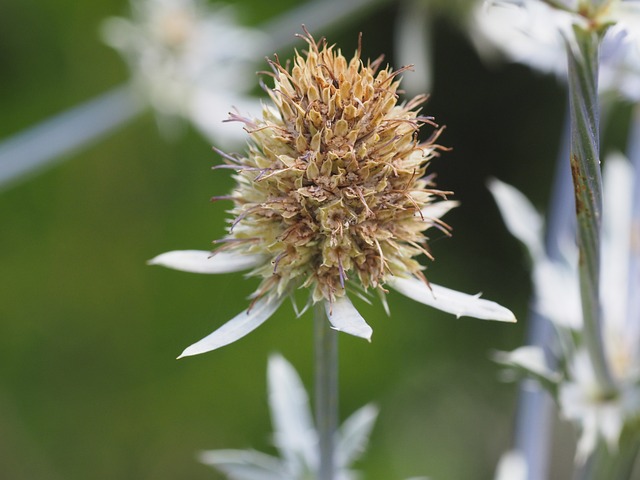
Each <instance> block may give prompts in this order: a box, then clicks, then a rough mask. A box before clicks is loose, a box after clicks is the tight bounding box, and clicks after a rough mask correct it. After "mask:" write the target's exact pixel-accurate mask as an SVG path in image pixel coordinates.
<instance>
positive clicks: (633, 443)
mask: <svg viewBox="0 0 640 480" xmlns="http://www.w3.org/2000/svg"><path fill="white" fill-rule="evenodd" d="M639 449H640V440H639V439H638V438H637V437H634V436H631V437H626V436H625V435H623V436H622V438H621V439H620V445H619V446H618V447H617V450H616V451H615V452H614V453H611V452H609V447H608V446H607V445H605V444H604V442H602V441H600V443H599V444H598V446H597V447H596V450H595V451H594V452H593V453H592V454H591V455H590V456H589V458H588V459H587V461H586V462H585V464H584V465H583V466H582V468H581V469H580V470H579V471H578V474H577V478H578V479H579V480H601V479H606V480H629V479H630V478H632V475H633V473H634V466H635V461H636V458H637V456H638V450H639ZM633 478H635V477H633Z"/></svg>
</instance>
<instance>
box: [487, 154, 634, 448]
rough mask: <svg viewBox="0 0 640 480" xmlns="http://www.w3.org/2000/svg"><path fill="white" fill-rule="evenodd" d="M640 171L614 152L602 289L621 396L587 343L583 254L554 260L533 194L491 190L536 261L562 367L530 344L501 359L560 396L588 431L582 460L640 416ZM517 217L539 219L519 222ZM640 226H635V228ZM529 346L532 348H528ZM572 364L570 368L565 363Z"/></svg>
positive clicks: (539, 301)
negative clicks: (639, 186) (638, 301)
mask: <svg viewBox="0 0 640 480" xmlns="http://www.w3.org/2000/svg"><path fill="white" fill-rule="evenodd" d="M633 178H634V176H633V169H632V167H631V165H630V164H629V163H628V161H627V160H626V159H625V158H623V157H622V156H621V155H619V154H616V155H610V156H609V157H608V158H607V160H606V162H605V170H604V194H603V198H604V210H603V216H602V218H603V231H602V244H601V249H602V255H601V277H600V286H601V291H602V318H603V323H602V328H603V342H604V345H605V353H606V356H607V363H608V364H609V366H610V368H611V371H612V375H613V377H614V380H615V384H616V391H615V392H614V393H613V394H609V393H605V392H602V391H601V390H600V388H599V386H598V384H597V382H596V380H595V372H594V370H593V367H592V365H591V362H590V359H589V356H588V354H587V351H586V348H585V347H584V345H583V344H582V342H581V335H580V329H581V327H582V313H581V305H580V293H579V280H578V273H577V271H578V251H577V247H576V245H575V243H571V244H570V243H569V242H565V247H564V254H563V255H562V256H561V258H560V259H558V260H551V259H549V258H548V257H547V256H546V254H545V253H544V249H543V248H542V228H541V227H542V219H541V217H540V215H539V214H538V213H537V212H536V211H535V209H534V208H533V206H531V205H530V204H529V203H528V202H527V201H526V198H525V197H524V196H523V195H522V194H521V193H520V192H518V191H517V190H515V189H514V188H513V187H510V186H509V185H506V184H503V183H502V182H499V181H497V180H494V181H492V182H491V184H490V190H491V192H492V193H493V195H494V198H495V199H496V202H497V203H498V206H499V207H500V210H501V213H502V215H503V217H504V218H505V223H506V225H507V227H508V228H509V230H510V231H511V233H512V234H514V236H516V237H517V238H518V239H520V240H521V241H522V242H523V243H524V244H525V245H526V246H527V248H528V250H529V253H530V254H531V257H532V259H533V283H534V290H535V303H534V306H535V308H536V309H537V310H538V311H539V312H540V313H541V314H543V315H544V316H546V317H547V318H548V319H549V320H550V321H551V322H553V323H554V325H555V326H556V329H557V331H558V338H559V340H560V341H559V345H560V347H561V350H560V351H558V352H556V354H557V355H558V356H559V357H560V362H559V365H560V370H559V371H554V372H552V371H550V367H549V366H548V365H546V364H544V362H543V361H544V354H543V353H542V351H541V350H540V349H539V348H538V347H533V346H528V347H521V348H519V349H516V350H515V351H513V352H510V353H506V354H504V353H503V354H501V355H499V361H501V362H502V363H507V364H510V365H512V366H514V367H516V368H518V369H521V370H527V371H528V374H529V376H531V377H533V378H537V379H538V380H539V381H541V383H542V384H543V385H545V386H547V387H550V390H551V391H552V393H553V394H555V395H556V398H557V401H558V404H559V406H560V410H561V413H562V414H563V416H564V417H565V418H567V419H569V420H571V421H573V422H574V423H575V424H577V425H578V427H579V428H580V430H581V436H580V440H579V443H578V448H577V453H576V454H577V458H578V460H580V461H584V459H586V458H587V456H588V455H589V454H590V453H591V452H592V451H593V449H594V448H595V446H596V444H597V441H598V439H599V438H601V439H603V440H604V441H606V442H607V444H608V445H609V447H610V448H615V447H616V446H617V443H618V440H619V438H620V435H621V433H622V429H623V427H624V425H625V424H626V423H628V422H631V421H633V420H635V419H637V418H638V416H639V415H640V390H639V389H638V381H639V380H640V344H639V343H638V334H639V332H638V324H637V320H638V318H637V315H636V314H634V313H633V312H634V303H633V302H634V301H635V296H636V295H637V292H638V289H640V285H639V284H638V282H639V279H637V278H632V277H630V275H629V271H628V268H629V265H630V263H631V259H632V257H633V256H634V255H635V256H637V245H634V243H633V239H634V238H640V237H638V234H639V233H640V232H638V231H637V229H638V225H635V226H633V225H632V221H631V218H632V212H631V205H632V194H633V188H634V187H633ZM516 219H531V220H530V221H527V220H524V221H520V222H516ZM634 229H635V230H634ZM525 349H526V350H525ZM563 365H565V366H566V368H562V366H563Z"/></svg>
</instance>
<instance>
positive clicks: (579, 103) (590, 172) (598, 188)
mask: <svg viewBox="0 0 640 480" xmlns="http://www.w3.org/2000/svg"><path fill="white" fill-rule="evenodd" d="M574 33H575V36H574V39H575V43H573V42H571V41H570V40H569V41H568V42H567V47H568V48H567V51H568V59H569V100H570V111H571V155H570V157H571V173H572V176H573V187H574V193H575V201H576V217H577V224H578V247H579V252H580V257H579V274H580V292H581V296H582V313H583V319H584V327H583V336H584V337H583V338H584V342H585V346H586V348H587V350H588V351H589V357H590V359H591V363H592V365H593V370H594V373H595V377H596V381H597V382H598V386H599V388H600V389H601V391H602V393H603V394H605V395H606V394H611V393H613V392H614V391H615V385H614V383H613V379H612V377H611V373H610V371H609V367H608V365H607V361H606V356H605V352H604V345H603V342H602V331H601V330H602V329H601V309H600V285H599V281H600V225H601V216H602V175H601V172H600V141H599V108H598V88H597V86H598V46H599V42H600V34H599V33H597V32H593V31H587V30H584V29H582V28H580V27H578V26H574Z"/></svg>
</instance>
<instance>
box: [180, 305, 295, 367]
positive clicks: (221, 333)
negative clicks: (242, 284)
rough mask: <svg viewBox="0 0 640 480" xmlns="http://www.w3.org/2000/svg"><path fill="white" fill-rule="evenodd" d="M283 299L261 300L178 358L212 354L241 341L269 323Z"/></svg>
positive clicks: (187, 349)
mask: <svg viewBox="0 0 640 480" xmlns="http://www.w3.org/2000/svg"><path fill="white" fill-rule="evenodd" d="M283 299H284V297H265V298H261V299H260V300H258V301H257V302H256V303H255V304H254V305H253V307H252V308H250V309H248V310H245V311H244V312H242V313H240V314H238V315H236V316H235V317H234V318H232V319H231V320H229V321H228V322H227V323H225V324H224V325H222V326H221V327H220V328H218V329H217V330H216V331H214V332H213V333H212V334H211V335H208V336H206V337H204V338H203V339H202V340H200V341H199V342H196V343H194V344H193V345H191V346H190V347H187V348H186V349H185V351H184V352H182V354H181V355H180V356H179V357H178V358H182V357H188V356H191V355H198V354H200V353H205V352H210V351H211V350H215V349H217V348H220V347H224V346H225V345H229V344H230V343H233V342H235V341H236V340H239V339H240V338H242V337H244V336H245V335H247V334H249V333H251V332H252V331H253V330H255V329H256V328H258V327H259V326H260V325H262V324H263V323H264V322H265V321H267V320H268V319H269V317H271V315H273V313H274V312H275V311H276V310H277V309H278V307H279V306H280V304H281V303H282V301H283Z"/></svg>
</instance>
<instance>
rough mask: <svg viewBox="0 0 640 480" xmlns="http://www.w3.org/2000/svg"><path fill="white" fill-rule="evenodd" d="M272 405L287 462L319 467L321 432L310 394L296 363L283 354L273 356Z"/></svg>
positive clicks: (277, 439) (278, 440)
mask: <svg viewBox="0 0 640 480" xmlns="http://www.w3.org/2000/svg"><path fill="white" fill-rule="evenodd" d="M267 373H268V376H267V378H268V381H269V407H270V409H271V417H272V421H273V427H274V440H275V444H276V446H277V447H278V449H279V450H280V453H281V454H282V456H283V457H284V459H285V462H286V463H287V464H297V463H299V462H300V461H303V462H304V464H305V466H306V467H307V468H301V469H300V470H306V469H310V470H312V471H313V469H314V468H315V467H316V466H317V463H318V455H317V450H316V446H317V442H318V438H317V434H316V431H315V427H314V425H313V416H312V414H311V408H310V406H309V396H308V395H307V392H306V390H305V389H304V385H303V384H302V381H301V380H300V377H299V376H298V374H297V372H296V371H295V369H294V368H293V366H292V365H291V364H290V363H289V362H287V361H286V360H285V359H284V358H283V357H282V356H281V355H272V356H271V357H270V358H269V367H268V371H267Z"/></svg>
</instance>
